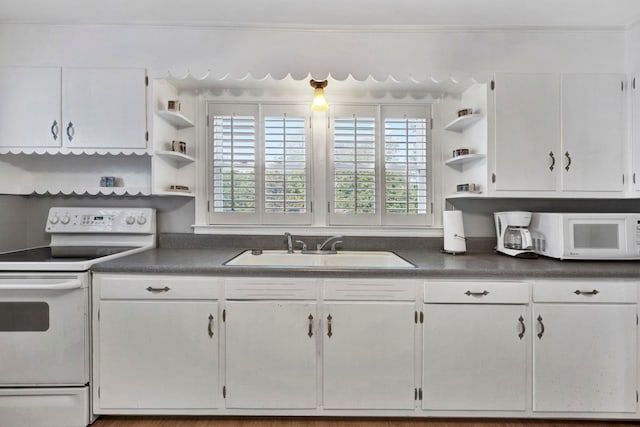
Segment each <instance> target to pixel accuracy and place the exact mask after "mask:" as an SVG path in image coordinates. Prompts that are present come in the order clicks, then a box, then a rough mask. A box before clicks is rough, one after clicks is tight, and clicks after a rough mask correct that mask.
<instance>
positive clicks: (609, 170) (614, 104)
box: [492, 73, 626, 197]
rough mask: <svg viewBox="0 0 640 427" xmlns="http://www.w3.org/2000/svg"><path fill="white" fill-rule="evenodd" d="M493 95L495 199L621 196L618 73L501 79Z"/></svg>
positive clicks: (621, 123) (506, 76)
mask: <svg viewBox="0 0 640 427" xmlns="http://www.w3.org/2000/svg"><path fill="white" fill-rule="evenodd" d="M494 96H495V99H494V104H495V117H494V125H495V127H494V129H495V145H494V152H495V157H494V162H495V164H494V175H493V176H492V180H493V181H494V182H493V183H492V184H493V190H494V191H495V194H496V195H500V194H501V195H512V196H539V197H542V196H552V197H557V196H565V197H566V196H572V195H575V196H578V197H586V196H596V197H597V196H600V197H602V196H607V195H609V194H610V193H612V192H622V191H624V181H625V179H626V178H625V176H624V173H625V164H624V159H623V157H624V156H623V155H624V148H625V143H624V142H625V141H624V115H625V104H624V102H625V95H624V84H623V77H622V76H621V75H620V74H563V75H558V74H506V73H501V74H497V75H496V79H495V93H494ZM507 192H509V193H507Z"/></svg>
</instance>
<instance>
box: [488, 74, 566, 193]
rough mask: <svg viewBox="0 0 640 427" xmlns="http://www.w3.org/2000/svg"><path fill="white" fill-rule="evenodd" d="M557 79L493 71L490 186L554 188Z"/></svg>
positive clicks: (557, 164) (557, 154)
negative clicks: (492, 174) (493, 176)
mask: <svg viewBox="0 0 640 427" xmlns="http://www.w3.org/2000/svg"><path fill="white" fill-rule="evenodd" d="M558 80H559V79H558V76H557V75H555V74H504V73H501V74H497V75H496V79H495V174H496V181H495V190H497V191H501V190H505V191H555V189H556V182H557V178H556V177H557V176H558V173H557V170H558V169H559V168H560V156H561V153H560V152H559V147H560V143H559V141H560V124H559V117H560V115H559V108H560V107H559V81H558ZM554 162H555V164H554Z"/></svg>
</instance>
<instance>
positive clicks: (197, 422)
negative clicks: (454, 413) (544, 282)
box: [92, 417, 640, 427]
mask: <svg viewBox="0 0 640 427" xmlns="http://www.w3.org/2000/svg"><path fill="white" fill-rule="evenodd" d="M632 425H640V424H638V423H633V422H603V421H562V422H559V421H539V420H482V421H477V420H450V419H434V420H406V419H386V420H378V419H344V418H329V419H324V418H323V419H320V418H216V417H100V418H99V419H98V420H97V421H96V422H95V423H94V424H92V427H422V426H425V427H578V426H588V427H601V426H608V427H614V426H615V427H629V426H632Z"/></svg>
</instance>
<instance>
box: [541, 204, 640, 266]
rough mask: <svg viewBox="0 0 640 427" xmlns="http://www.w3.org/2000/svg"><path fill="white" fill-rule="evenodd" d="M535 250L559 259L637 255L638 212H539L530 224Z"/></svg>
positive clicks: (639, 237)
mask: <svg viewBox="0 0 640 427" xmlns="http://www.w3.org/2000/svg"><path fill="white" fill-rule="evenodd" d="M529 229H530V231H531V237H532V240H533V248H534V251H535V252H536V253H537V254H540V255H544V256H548V257H551V258H558V259H594V260H595V259H600V260H613V259H620V260H624V259H626V260H629V259H640V213H539V212H533V213H532V215H531V224H530V226H529Z"/></svg>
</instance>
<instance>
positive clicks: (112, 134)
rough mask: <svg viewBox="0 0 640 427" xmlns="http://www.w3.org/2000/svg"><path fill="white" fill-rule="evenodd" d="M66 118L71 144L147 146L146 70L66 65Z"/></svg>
mask: <svg viewBox="0 0 640 427" xmlns="http://www.w3.org/2000/svg"><path fill="white" fill-rule="evenodd" d="M62 118H63V126H62V127H63V134H64V138H65V145H66V146H67V147H68V148H145V147H146V145H147V143H146V132H147V123H146V86H145V71H144V70H143V69H127V68H122V69H116V68H65V69H63V71H62Z"/></svg>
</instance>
